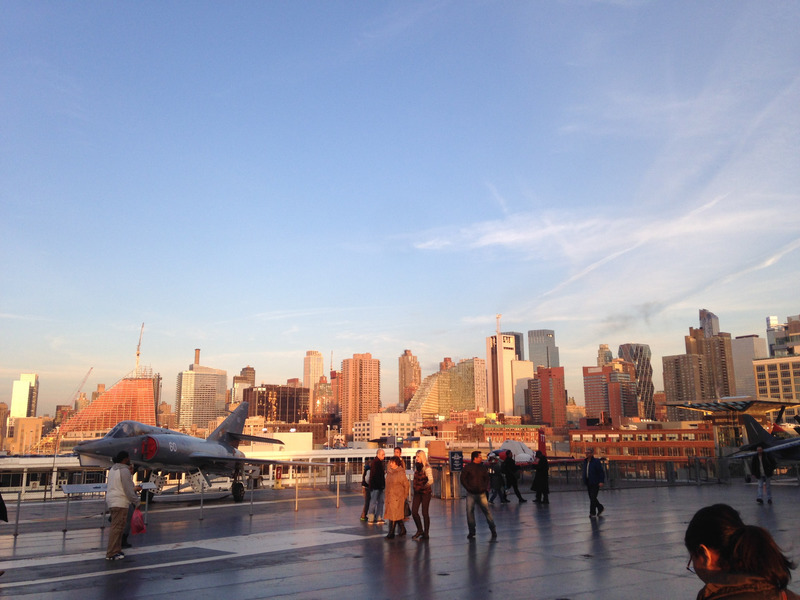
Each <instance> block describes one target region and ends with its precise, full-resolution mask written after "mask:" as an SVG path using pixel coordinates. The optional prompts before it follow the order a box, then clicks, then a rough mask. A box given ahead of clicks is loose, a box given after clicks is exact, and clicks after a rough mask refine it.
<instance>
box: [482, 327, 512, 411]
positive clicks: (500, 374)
mask: <svg viewBox="0 0 800 600" xmlns="http://www.w3.org/2000/svg"><path fill="white" fill-rule="evenodd" d="M498 340H499V343H498ZM514 343H515V339H514V336H513V335H504V334H502V333H498V334H497V335H493V336H491V337H488V338H486V384H487V389H488V404H489V406H488V409H487V410H488V411H489V412H500V413H504V414H507V415H513V414H514V380H513V377H512V375H513V374H512V371H511V363H512V361H514V360H516V356H517V352H516V348H515V346H514Z"/></svg>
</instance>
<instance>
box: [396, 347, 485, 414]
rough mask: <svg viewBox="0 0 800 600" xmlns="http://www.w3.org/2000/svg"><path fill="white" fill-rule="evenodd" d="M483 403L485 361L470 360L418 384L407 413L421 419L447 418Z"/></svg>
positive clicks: (460, 362) (480, 405)
mask: <svg viewBox="0 0 800 600" xmlns="http://www.w3.org/2000/svg"><path fill="white" fill-rule="evenodd" d="M485 404H486V362H485V361H484V360H483V359H482V358H470V359H466V360H462V361H459V363H458V364H456V365H454V366H452V367H450V368H448V369H444V370H441V371H438V372H436V373H433V374H432V375H428V376H427V377H426V378H425V379H424V381H423V382H422V383H421V385H420V387H419V390H417V393H416V394H414V397H413V398H412V399H411V402H409V404H408V407H407V408H406V412H409V413H417V414H419V415H420V418H422V419H435V418H436V417H439V416H441V417H444V418H447V417H449V416H450V413H451V412H453V411H456V412H457V411H462V410H475V409H476V408H482V407H485Z"/></svg>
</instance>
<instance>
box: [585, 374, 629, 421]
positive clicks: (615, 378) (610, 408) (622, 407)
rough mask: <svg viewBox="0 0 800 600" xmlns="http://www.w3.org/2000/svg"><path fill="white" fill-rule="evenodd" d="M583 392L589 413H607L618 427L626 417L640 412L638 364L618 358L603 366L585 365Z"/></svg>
mask: <svg viewBox="0 0 800 600" xmlns="http://www.w3.org/2000/svg"><path fill="white" fill-rule="evenodd" d="M583 393H584V400H585V402H586V416H587V417H600V416H601V415H605V416H607V417H608V418H610V419H611V424H612V425H613V426H615V427H617V426H619V425H620V424H621V423H622V419H623V417H635V416H637V414H638V413H637V405H636V367H635V366H634V365H633V364H632V363H629V362H627V361H624V360H621V359H618V358H617V359H613V360H612V361H611V362H610V363H608V364H606V365H603V366H598V367H583Z"/></svg>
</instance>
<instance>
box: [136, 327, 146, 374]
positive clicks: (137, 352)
mask: <svg viewBox="0 0 800 600" xmlns="http://www.w3.org/2000/svg"><path fill="white" fill-rule="evenodd" d="M142 334H144V323H142V328H141V330H139V343H138V344H137V345H136V371H135V372H136V373H138V372H139V353H140V352H141V350H142Z"/></svg>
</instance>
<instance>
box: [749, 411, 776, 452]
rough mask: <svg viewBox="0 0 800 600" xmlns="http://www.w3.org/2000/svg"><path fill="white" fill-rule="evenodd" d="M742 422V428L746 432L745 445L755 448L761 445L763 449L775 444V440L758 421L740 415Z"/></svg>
mask: <svg viewBox="0 0 800 600" xmlns="http://www.w3.org/2000/svg"><path fill="white" fill-rule="evenodd" d="M742 419H743V420H744V428H745V431H747V445H748V446H750V447H751V448H755V447H756V446H758V445H761V444H763V445H764V446H765V447H769V446H772V445H773V444H774V443H775V438H774V437H773V436H772V435H770V434H769V432H768V431H767V430H766V429H764V428H763V427H762V426H761V425H760V424H759V423H758V421H756V420H755V419H754V418H753V417H752V416H751V415H742Z"/></svg>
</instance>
